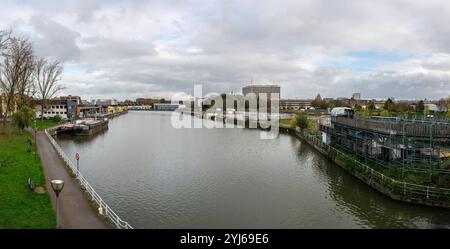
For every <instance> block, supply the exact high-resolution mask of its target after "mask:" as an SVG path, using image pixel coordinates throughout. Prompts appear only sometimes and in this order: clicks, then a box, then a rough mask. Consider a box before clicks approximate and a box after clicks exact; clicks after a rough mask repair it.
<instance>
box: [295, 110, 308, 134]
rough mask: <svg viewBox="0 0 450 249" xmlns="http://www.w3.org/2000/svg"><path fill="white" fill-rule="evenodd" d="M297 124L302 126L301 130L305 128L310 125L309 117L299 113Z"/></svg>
mask: <svg viewBox="0 0 450 249" xmlns="http://www.w3.org/2000/svg"><path fill="white" fill-rule="evenodd" d="M297 126H298V127H299V128H300V130H302V131H303V130H305V129H307V128H308V126H309V122H308V118H307V117H306V115H304V114H301V113H299V114H297Z"/></svg>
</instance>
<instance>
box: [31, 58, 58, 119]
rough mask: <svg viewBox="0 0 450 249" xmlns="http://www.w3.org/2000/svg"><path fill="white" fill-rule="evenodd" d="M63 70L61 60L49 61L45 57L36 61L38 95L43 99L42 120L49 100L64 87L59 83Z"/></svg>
mask: <svg viewBox="0 0 450 249" xmlns="http://www.w3.org/2000/svg"><path fill="white" fill-rule="evenodd" d="M62 72H63V67H62V65H61V63H60V62H59V61H54V62H48V61H47V60H46V59H44V58H41V59H38V60H37V61H36V70H35V80H36V90H37V95H38V97H39V99H40V100H41V120H42V119H44V108H45V106H46V105H47V102H48V100H50V99H51V98H53V96H54V95H55V94H56V93H57V92H59V91H61V90H63V89H64V87H63V86H61V85H60V84H59V81H60V80H61V74H62Z"/></svg>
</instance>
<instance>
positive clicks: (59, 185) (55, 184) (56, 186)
mask: <svg viewBox="0 0 450 249" xmlns="http://www.w3.org/2000/svg"><path fill="white" fill-rule="evenodd" d="M51 184H52V189H53V191H55V195H56V228H57V229H59V193H61V191H62V190H63V188H64V181H63V180H52V181H51Z"/></svg>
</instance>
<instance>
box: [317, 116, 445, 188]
mask: <svg viewBox="0 0 450 249" xmlns="http://www.w3.org/2000/svg"><path fill="white" fill-rule="evenodd" d="M330 121H331V122H330ZM330 121H328V122H322V123H321V124H320V130H321V131H322V132H324V133H326V134H327V136H329V138H328V140H329V143H330V145H332V146H335V147H337V148H341V149H343V150H345V151H347V152H350V153H351V154H354V155H356V156H358V157H360V158H361V159H362V160H364V161H366V162H367V161H372V162H375V163H376V164H377V165H380V166H382V167H385V168H388V169H401V174H402V177H403V174H404V173H405V172H407V171H413V172H421V173H427V174H428V175H429V178H430V181H431V175H432V174H442V173H444V174H449V173H450V160H449V158H450V122H449V121H448V120H445V119H444V120H437V119H420V120H418V119H410V118H382V117H359V116H335V117H331V120H330Z"/></svg>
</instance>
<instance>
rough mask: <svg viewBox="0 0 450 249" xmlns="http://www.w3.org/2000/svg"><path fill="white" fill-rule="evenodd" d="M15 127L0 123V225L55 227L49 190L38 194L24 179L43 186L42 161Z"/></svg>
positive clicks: (2, 226)
mask: <svg viewBox="0 0 450 249" xmlns="http://www.w3.org/2000/svg"><path fill="white" fill-rule="evenodd" d="M29 138H30V139H32V136H31V135H30V134H28V133H27V132H23V133H22V134H21V133H20V132H19V131H18V129H16V128H14V127H12V126H11V125H7V126H6V128H3V126H2V125H1V124H0V228H54V227H55V226H56V218H55V212H54V210H53V208H52V206H51V202H50V197H49V195H48V192H47V193H45V194H37V193H35V192H34V191H30V190H29V188H28V186H27V179H28V177H31V179H33V180H34V181H36V185H37V186H42V187H44V188H45V177H44V174H43V171H42V166H41V161H40V158H39V156H38V155H37V154H35V152H36V147H35V146H34V142H33V147H32V150H31V151H32V152H27V149H28V147H29V145H28V142H27V139H29Z"/></svg>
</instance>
